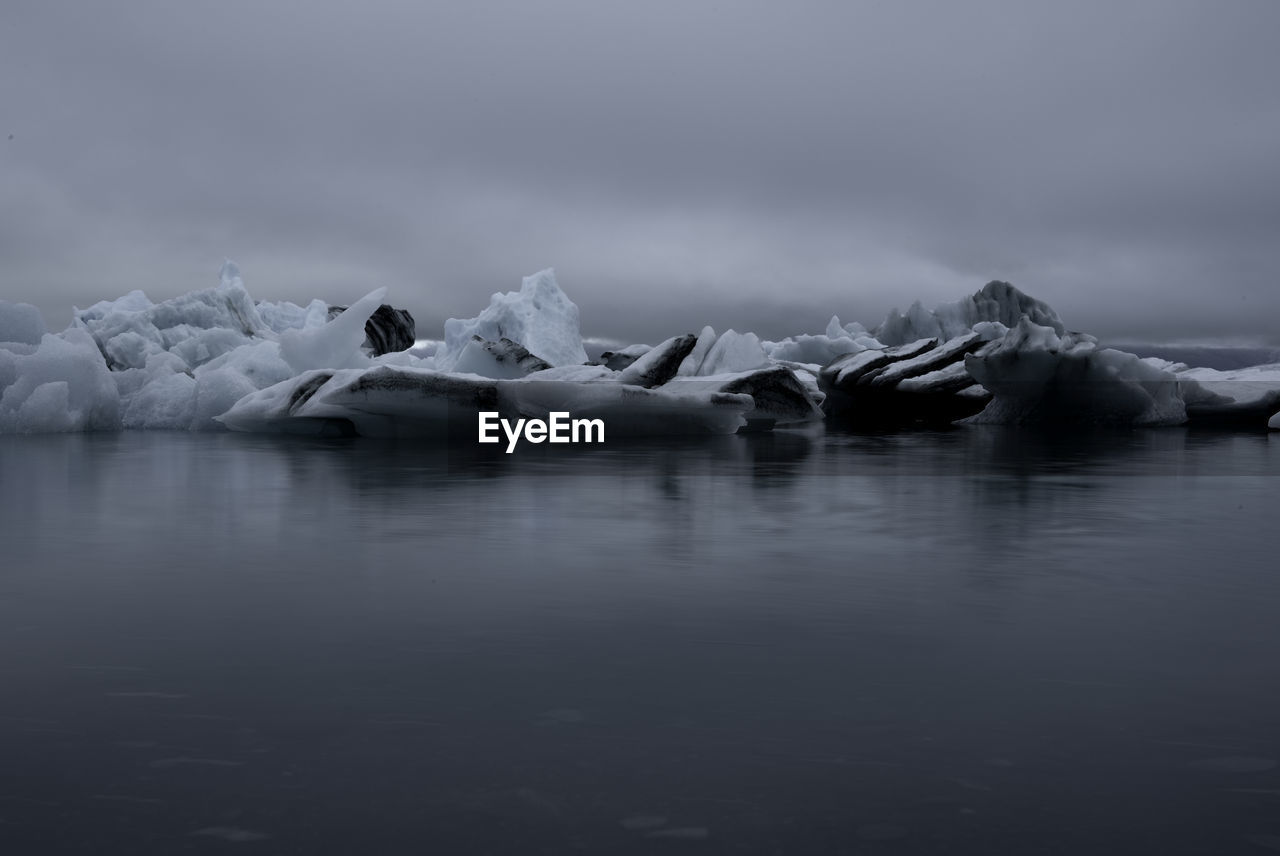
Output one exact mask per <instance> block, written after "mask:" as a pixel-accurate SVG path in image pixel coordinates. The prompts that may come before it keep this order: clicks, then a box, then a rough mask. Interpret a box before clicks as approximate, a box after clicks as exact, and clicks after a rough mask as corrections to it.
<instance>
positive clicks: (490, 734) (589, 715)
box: [0, 428, 1280, 854]
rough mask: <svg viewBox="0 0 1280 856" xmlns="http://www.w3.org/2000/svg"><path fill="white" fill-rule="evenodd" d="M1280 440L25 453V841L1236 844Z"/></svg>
mask: <svg viewBox="0 0 1280 856" xmlns="http://www.w3.org/2000/svg"><path fill="white" fill-rule="evenodd" d="M1276 449H1277V446H1276V444H1275V443H1274V442H1270V441H1269V440H1268V438H1266V437H1262V436H1248V435H1230V434H1207V433H1196V432H1188V431H1180V430H1168V431H1134V432H1105V433H1098V434H1078V433H1077V434H1059V435H1052V434H1044V433H1039V432H1027V431H1017V430H992V429H985V428H983V429H967V430H957V431H946V432H918V433H901V434H886V435H878V436H877V435H866V434H861V435H860V434H846V433H838V432H832V433H826V434H823V433H818V434H806V433H790V432H779V433H775V434H764V435H745V436H735V437H721V438H711V439H705V440H689V441H681V442H669V443H661V444H648V445H645V444H632V445H627V446H611V447H606V448H592V449H584V450H578V451H575V450H569V451H568V452H564V451H563V450H562V449H559V448H557V449H555V450H551V449H548V448H543V449H535V448H530V447H524V448H522V449H521V450H519V451H518V452H517V454H515V455H510V456H507V455H503V454H500V453H499V454H496V455H494V454H489V452H490V451H491V450H488V449H486V450H485V453H484V454H481V453H479V452H478V451H476V449H475V448H472V449H470V450H468V449H466V448H465V447H464V448H458V447H454V448H442V447H434V446H427V445H423V444H413V443H405V442H399V443H381V442H369V441H361V440H318V439H311V440H307V439H301V438H272V437H243V436H230V435H210V436H191V435H184V434H138V433H133V434H120V435H101V436H69V437H4V438H0V512H2V513H0V543H3V544H4V545H5V550H6V561H5V563H4V565H3V567H2V568H0V674H3V675H4V677H5V680H6V693H5V695H4V697H3V699H0V757H3V758H4V759H5V764H4V765H0V797H10V796H17V797H20V798H22V799H25V800H27V802H23V803H22V804H21V810H20V811H13V810H11V809H13V806H14V804H13V803H12V802H11V801H10V802H0V816H2V817H3V818H4V819H5V821H6V823H5V824H3V825H0V845H3V847H0V849H3V850H4V852H42V853H57V852H86V846H87V845H85V843H84V842H86V841H87V842H90V843H91V845H92V846H89V847H88V849H90V850H95V851H98V852H112V851H114V852H155V853H168V852H174V851H175V850H185V849H194V850H197V851H200V850H203V849H216V848H221V847H225V845H226V844H227V843H228V842H235V841H237V838H236V836H237V835H239V836H240V838H239V839H238V841H239V842H240V843H249V844H252V842H261V843H264V844H266V845H270V846H277V845H278V846H279V848H280V849H281V850H295V851H298V852H310V853H324V852H351V851H352V850H354V849H364V850H371V851H374V852H398V851H399V850H402V849H404V848H403V844H404V842H405V841H414V842H429V843H430V844H431V845H432V846H433V847H434V848H436V849H439V850H440V851H441V852H477V851H480V852H485V851H487V852H495V853H507V852H522V853H523V852H531V853H540V852H545V853H559V852H566V851H568V850H573V849H585V850H588V851H595V852H609V853H623V854H629V853H636V854H640V853H649V852H654V849H655V847H662V848H665V847H667V846H668V845H670V846H674V847H702V848H704V849H706V850H707V852H744V853H772V852H774V851H777V850H785V851H787V852H813V853H826V852H842V851H854V852H862V851H866V852H907V853H910V852H921V853H924V852H936V851H937V850H938V849H947V850H949V851H950V852H957V853H967V852H1038V851H1040V852H1043V851H1046V850H1047V851H1050V852H1052V851H1053V850H1054V849H1055V848H1056V849H1058V850H1063V849H1066V850H1072V849H1074V850H1079V851H1081V852H1108V851H1111V852H1119V851H1127V852H1150V851H1152V850H1158V851H1159V852H1163V853H1197V852H1222V853H1231V852H1241V851H1240V848H1241V847H1252V846H1253V845H1252V844H1250V843H1249V842H1250V839H1248V838H1247V837H1246V836H1248V835H1254V836H1256V835H1266V834H1271V833H1270V832H1268V830H1270V829H1272V826H1273V823H1274V821H1273V817H1274V813H1273V812H1272V811H1271V809H1272V808H1274V806H1272V805H1271V804H1270V803H1269V802H1267V800H1266V799H1264V798H1263V797H1262V796H1261V795H1260V794H1253V795H1252V796H1242V795H1241V794H1239V793H1236V792H1235V791H1233V790H1232V789H1233V788H1249V789H1255V790H1259V791H1267V790H1274V789H1280V780H1278V779H1277V778H1276V777H1277V776H1278V775H1280V772H1276V770H1277V768H1275V767H1270V766H1267V763H1268V762H1269V761H1274V760H1277V759H1280V740H1278V739H1277V734H1276V732H1275V729H1274V722H1275V713H1276V711H1277V710H1280V681H1276V680H1275V679H1274V678H1275V666H1274V664H1275V662H1277V659H1278V658H1280V631H1278V630H1277V624H1276V622H1275V620H1274V617H1275V615H1276V614H1277V610H1280V581H1278V580H1277V578H1276V575H1275V573H1274V570H1273V565H1274V555H1275V550H1276V547H1277V541H1276V537H1275V535H1274V534H1273V531H1274V530H1273V527H1272V525H1271V520H1272V518H1273V517H1274V508H1275V507H1276V504H1277V501H1280V481H1278V480H1276V479H1274V478H1272V477H1271V476H1273V475H1275V474H1276V473H1277V472H1280V458H1277V454H1280V453H1277V451H1276ZM1233 759H1234V760H1233ZM1240 759H1245V760H1240ZM51 769H56V770H57V771H59V772H58V774H57V775H54V774H52V773H51V772H50V770H51ZM1242 771H1243V772H1242ZM97 796H104V797H111V799H97V798H96V797H97ZM115 797H121V799H115ZM124 797H127V798H130V799H133V800H134V802H128V801H126V800H125V799H123V798H124ZM147 800H161V801H162V804H163V806H164V810H163V811H157V810H156V809H155V805H156V803H154V802H147ZM145 812H151V814H145ZM67 818H74V821H68V820H67ZM1135 818H1167V819H1168V820H1167V821H1162V822H1164V823H1165V826H1164V827H1161V828H1158V829H1156V828H1154V827H1153V826H1152V825H1150V824H1142V823H1138V822H1137V821H1136V820H1135ZM353 829H354V830H357V832H355V833H352V832H350V830H353ZM138 830H143V831H144V833H139V832H137V831H138ZM207 830H215V831H218V830H220V832H216V833H211V832H208V831H207ZM237 830H238V832H237ZM130 831H132V832H130ZM652 831H658V832H664V831H665V832H671V833H673V834H672V835H671V836H669V837H666V838H662V837H659V838H648V837H646V836H647V835H648V833H649V832H652ZM245 835H265V836H270V838H261V839H255V838H245V837H244V836H245ZM220 836H221V837H220ZM228 836H230V837H228ZM681 836H683V837H681ZM1117 841H1119V842H1120V844H1117Z"/></svg>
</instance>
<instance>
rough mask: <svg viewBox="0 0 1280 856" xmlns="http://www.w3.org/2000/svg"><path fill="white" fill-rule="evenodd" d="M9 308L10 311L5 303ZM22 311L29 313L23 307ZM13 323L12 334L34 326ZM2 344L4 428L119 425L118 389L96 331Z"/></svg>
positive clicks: (0, 413) (0, 427)
mask: <svg viewBox="0 0 1280 856" xmlns="http://www.w3.org/2000/svg"><path fill="white" fill-rule="evenodd" d="M5 311H6V312H8V311H10V310H8V309H7V308H6V310H5ZM19 312H21V313H22V315H24V316H27V313H26V312H25V311H23V310H19ZM27 317H28V321H27V322H26V323H27V324H28V326H27V327H26V328H25V329H17V330H15V329H14V327H13V326H12V325H11V326H10V334H11V335H12V333H14V332H17V333H23V334H26V335H27V337H28V338H30V337H31V335H30V334H32V333H33V332H34V330H35V329H36V328H35V327H33V326H30V321H29V316H27ZM14 344H15V345H18V346H19V347H16V348H9V347H4V346H0V390H2V392H0V432H3V433H17V434H33V433H52V432H62V431H111V430H115V429H117V428H119V427H120V426H121V422H120V393H119V392H118V390H117V389H116V384H115V380H114V379H113V378H112V376H111V372H110V371H108V370H107V364H106V361H105V360H104V359H103V357H102V354H101V352H100V351H99V350H98V346H97V345H96V344H95V343H94V340H93V337H92V336H90V335H89V334H88V333H86V332H85V331H84V330H79V329H75V328H72V329H69V330H66V331H64V332H63V333H60V334H58V335H51V334H48V333H45V334H44V335H42V336H41V337H40V340H39V343H38V344H35V345H30V343H26V342H21V343H14Z"/></svg>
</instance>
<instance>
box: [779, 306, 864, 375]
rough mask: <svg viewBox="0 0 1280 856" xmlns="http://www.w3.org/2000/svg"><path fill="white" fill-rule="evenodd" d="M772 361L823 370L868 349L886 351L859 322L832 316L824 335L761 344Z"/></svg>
mask: <svg viewBox="0 0 1280 856" xmlns="http://www.w3.org/2000/svg"><path fill="white" fill-rule="evenodd" d="M760 345H761V347H763V348H764V351H765V353H766V354H768V355H769V359H771V360H773V361H774V362H775V363H799V364H804V365H809V366H813V367H814V368H815V369H818V368H821V367H822V366H825V365H827V364H829V363H831V362H833V361H834V360H836V359H837V358H839V357H843V356H844V355H846V354H856V353H858V352H859V351H865V350H866V349H868V348H883V347H884V344H883V343H882V342H880V341H879V340H878V339H876V338H875V337H873V336H871V335H870V334H869V333H867V330H866V328H864V327H863V326H862V325H861V324H859V323H857V322H856V321H855V322H853V323H851V324H841V323H840V318H839V316H836V315H832V316H831V320H830V321H828V322H827V329H826V330H825V331H824V332H822V333H816V334H810V333H802V334H800V335H798V336H788V337H787V338H785V339H781V340H779V341H777V342H761V343H760Z"/></svg>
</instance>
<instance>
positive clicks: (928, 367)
mask: <svg viewBox="0 0 1280 856" xmlns="http://www.w3.org/2000/svg"><path fill="white" fill-rule="evenodd" d="M981 344H982V336H981V335H980V334H979V333H976V332H968V333H963V334H961V335H959V336H956V337H955V338H954V339H949V340H947V341H946V342H943V343H942V344H941V345H938V346H937V347H936V348H932V349H930V350H928V351H925V352H924V353H923V354H919V355H918V356H915V357H911V358H909V359H905V360H899V361H897V362H895V363H890V364H889V365H886V366H884V367H883V368H881V369H878V370H876V371H873V372H869V373H867V374H865V375H863V376H862V377H861V378H859V379H858V383H860V384H870V385H871V386H875V387H881V388H884V387H892V386H897V385H898V384H899V383H901V382H902V381H903V380H906V379H907V378H911V377H915V376H916V375H922V374H927V373H928V372H931V371H936V370H937V369H940V368H942V367H943V366H946V365H950V364H952V363H956V362H959V361H960V360H961V359H962V358H963V357H964V355H965V354H967V353H969V352H970V351H972V350H974V349H975V348H977V347H979V346H980V345H981Z"/></svg>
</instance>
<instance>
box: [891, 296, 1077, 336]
mask: <svg viewBox="0 0 1280 856" xmlns="http://www.w3.org/2000/svg"><path fill="white" fill-rule="evenodd" d="M1024 318H1026V319H1028V320H1030V321H1031V323H1033V324H1036V325H1037V326H1040V327H1048V328H1050V329H1052V330H1053V331H1054V332H1055V333H1057V334H1058V335H1062V334H1063V333H1065V332H1066V327H1064V326H1063V324H1062V320H1061V319H1060V318H1058V313H1056V312H1054V311H1053V309H1052V307H1050V306H1049V304H1047V303H1044V302H1043V301H1040V300H1036V299H1035V298H1034V297H1031V296H1029V295H1026V294H1023V293H1022V292H1021V291H1019V290H1018V289H1016V288H1014V287H1013V286H1012V285H1010V284H1009V283H1007V282H999V281H996V280H993V281H992V282H989V283H987V284H986V285H984V286H983V287H982V288H981V289H979V290H978V291H977V292H975V293H973V294H971V295H969V296H968V297H965V298H963V299H961V300H957V301H956V302H955V303H944V304H942V305H941V306H937V307H935V308H934V309H933V310H932V311H930V310H928V309H925V308H924V307H923V306H922V305H921V304H920V302H919V301H916V302H915V303H913V304H912V305H911V307H910V308H909V309H908V310H907V314H906V315H902V314H900V313H899V312H898V310H896V309H894V310H893V311H891V312H890V313H889V317H887V318H886V319H885V320H884V323H882V324H881V325H880V326H879V327H877V328H876V329H875V337H876V338H877V339H879V340H880V341H881V342H883V343H884V344H886V345H901V344H904V343H905V342H910V341H912V340H915V339H926V338H939V339H953V338H955V337H956V336H959V335H961V334H962V333H967V332H968V331H970V330H972V329H974V327H975V325H977V324H980V323H982V322H984V321H988V322H989V321H995V322H999V323H1000V324H1003V325H1004V326H1005V327H1013V326H1015V325H1017V324H1018V322H1020V321H1021V320H1022V319H1024Z"/></svg>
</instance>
